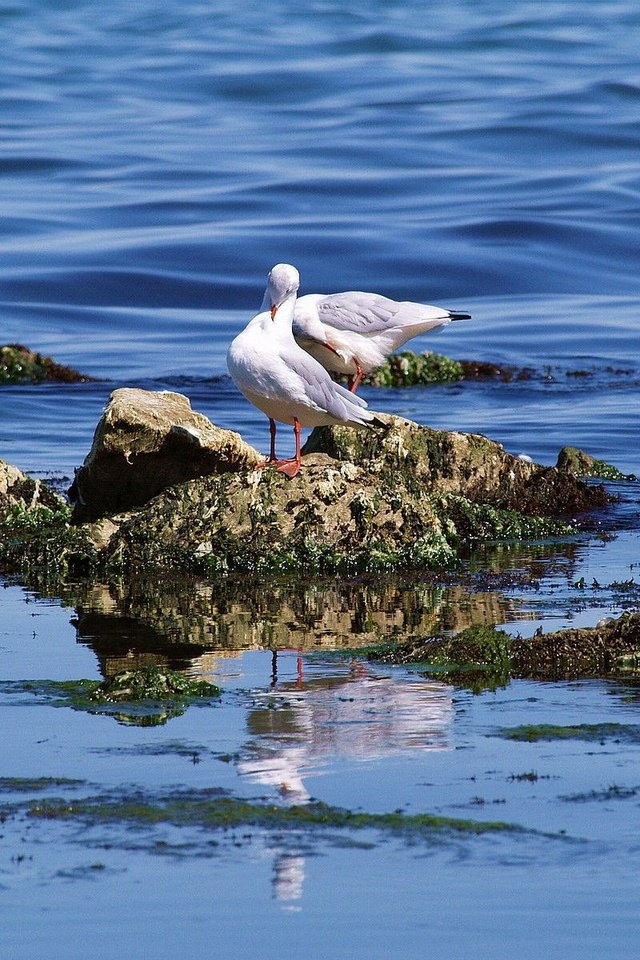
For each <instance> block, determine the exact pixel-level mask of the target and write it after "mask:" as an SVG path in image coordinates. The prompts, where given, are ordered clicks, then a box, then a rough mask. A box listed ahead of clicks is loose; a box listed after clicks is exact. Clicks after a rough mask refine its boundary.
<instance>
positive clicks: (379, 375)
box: [364, 350, 465, 387]
mask: <svg viewBox="0 0 640 960" xmlns="http://www.w3.org/2000/svg"><path fill="white" fill-rule="evenodd" d="M464 379H465V371H464V368H463V366H462V364H461V363H460V362H459V361H458V360H452V359H451V358H450V357H445V356H443V355H442V354H440V353H431V352H426V353H414V352H413V351H412V350H405V351H403V352H402V353H393V354H391V356H390V357H387V359H386V360H385V362H384V363H383V364H382V365H381V366H379V367H377V368H376V369H375V370H372V372H371V373H369V374H368V375H367V376H366V377H365V380H364V382H365V384H367V385H368V386H373V387H413V386H416V385H418V384H422V385H424V384H431V383H454V382H456V381H457V380H464Z"/></svg>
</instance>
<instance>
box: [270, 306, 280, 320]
mask: <svg viewBox="0 0 640 960" xmlns="http://www.w3.org/2000/svg"><path fill="white" fill-rule="evenodd" d="M279 306H280V304H279V303H276V304H274V305H273V306H272V307H271V319H272V320H275V318H276V313H277V310H278V307H279Z"/></svg>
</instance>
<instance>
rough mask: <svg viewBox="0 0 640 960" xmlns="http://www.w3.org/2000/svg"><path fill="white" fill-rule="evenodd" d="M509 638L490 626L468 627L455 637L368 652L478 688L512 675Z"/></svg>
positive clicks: (498, 683)
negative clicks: (413, 665) (422, 668)
mask: <svg viewBox="0 0 640 960" xmlns="http://www.w3.org/2000/svg"><path fill="white" fill-rule="evenodd" d="M511 650H512V641H511V637H510V636H509V634H507V633H505V632H504V631H503V630H495V629H493V627H485V626H478V627H469V628H467V629H466V630H461V631H460V632H459V633H458V634H456V636H454V637H428V638H423V639H422V640H420V639H414V640H412V641H410V642H408V643H407V642H405V643H400V644H398V645H397V646H395V647H394V646H392V645H390V644H388V645H386V646H383V647H380V648H379V649H377V650H371V651H370V652H369V659H370V660H375V661H378V662H381V663H399V664H400V663H402V664H409V663H411V664H421V665H424V667H425V668H426V669H427V670H428V671H429V672H433V673H434V674H437V676H438V677H439V678H440V679H442V680H447V681H448V682H450V683H454V684H457V685H459V686H463V687H467V688H469V689H472V690H473V691H474V692H480V691H481V690H485V689H496V688H497V687H501V686H506V685H507V684H508V682H509V680H510V678H511Z"/></svg>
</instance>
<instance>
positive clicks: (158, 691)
mask: <svg viewBox="0 0 640 960" xmlns="http://www.w3.org/2000/svg"><path fill="white" fill-rule="evenodd" d="M88 696H89V699H90V700H96V701H98V702H105V701H106V702H108V703H114V702H136V701H140V700H175V699H183V698H191V697H219V696H220V688H219V687H216V686H214V684H212V683H208V681H206V680H194V679H191V678H189V677H186V676H185V675H184V674H183V673H178V672H177V671H176V670H160V669H159V668H158V667H153V666H150V667H142V668H141V669H139V670H122V671H120V673H117V674H115V676H113V677H109V678H108V679H107V680H104V681H103V682H102V683H100V684H98V685H97V686H96V687H95V689H93V690H92V691H91V692H90V693H89V695H88Z"/></svg>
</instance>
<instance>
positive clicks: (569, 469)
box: [556, 447, 638, 480]
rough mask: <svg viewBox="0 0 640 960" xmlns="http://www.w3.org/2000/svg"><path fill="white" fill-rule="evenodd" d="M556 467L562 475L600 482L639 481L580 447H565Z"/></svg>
mask: <svg viewBox="0 0 640 960" xmlns="http://www.w3.org/2000/svg"><path fill="white" fill-rule="evenodd" d="M556 467H557V469H558V470H560V472H561V473H569V474H576V475H577V476H579V477H596V478H597V479H599V480H637V479H638V478H637V477H636V476H635V475H634V474H633V473H621V471H620V470H618V468H617V467H614V466H612V465H611V464H610V463H607V462H606V461H605V460H597V459H596V458H595V457H592V456H591V454H589V453H585V451H584V450H579V449H578V447H563V448H562V450H561V451H560V453H559V454H558V462H557V463H556Z"/></svg>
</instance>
